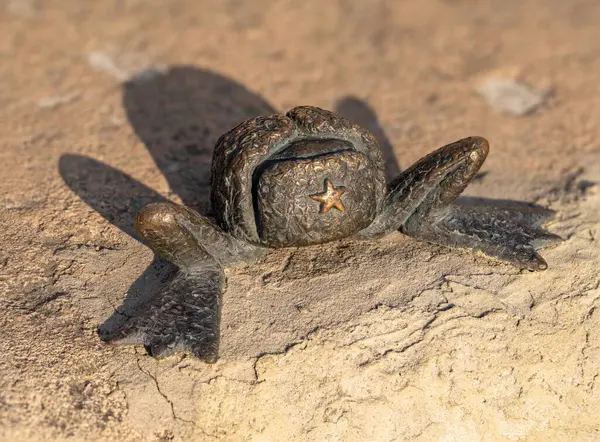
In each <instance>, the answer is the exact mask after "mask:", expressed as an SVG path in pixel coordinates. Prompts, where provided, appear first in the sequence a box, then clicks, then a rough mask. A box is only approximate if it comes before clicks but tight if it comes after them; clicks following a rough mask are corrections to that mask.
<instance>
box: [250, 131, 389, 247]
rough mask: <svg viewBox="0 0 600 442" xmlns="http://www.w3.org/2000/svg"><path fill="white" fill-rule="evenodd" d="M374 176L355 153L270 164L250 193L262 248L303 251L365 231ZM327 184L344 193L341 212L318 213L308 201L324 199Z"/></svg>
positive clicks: (371, 213)
mask: <svg viewBox="0 0 600 442" xmlns="http://www.w3.org/2000/svg"><path fill="white" fill-rule="evenodd" d="M328 144H331V143H328ZM337 144H339V143H337ZM373 172H374V168H373V164H372V162H371V160H370V159H369V158H368V157H367V156H366V155H364V154H362V153H360V152H357V151H354V150H337V151H334V152H331V153H324V154H321V155H317V156H312V157H310V158H298V157H294V158H290V159H284V160H281V161H274V162H272V163H269V164H268V165H266V167H265V168H264V170H262V172H261V173H260V175H259V176H258V177H257V183H256V189H255V192H256V222H257V225H258V232H259V235H260V238H261V242H262V243H263V244H266V245H269V246H270V247H289V246H302V245H308V244H317V243H322V242H326V241H331V240H334V239H339V238H344V237H347V236H350V235H352V234H355V233H357V232H359V231H360V230H362V229H364V228H365V227H367V226H368V225H369V224H370V223H371V221H372V220H373V218H375V216H376V215H377V211H376V209H377V207H376V200H377V198H376V197H377V187H376V186H377V180H376V177H375V176H374V173H373ZM326 180H328V181H329V182H331V183H335V186H336V187H338V188H341V187H343V188H344V203H343V204H344V207H345V209H346V210H344V211H341V210H326V211H321V210H320V206H321V205H320V204H318V203H317V202H316V201H315V200H314V199H312V198H311V195H315V194H319V193H323V183H324V182H325V181H326Z"/></svg>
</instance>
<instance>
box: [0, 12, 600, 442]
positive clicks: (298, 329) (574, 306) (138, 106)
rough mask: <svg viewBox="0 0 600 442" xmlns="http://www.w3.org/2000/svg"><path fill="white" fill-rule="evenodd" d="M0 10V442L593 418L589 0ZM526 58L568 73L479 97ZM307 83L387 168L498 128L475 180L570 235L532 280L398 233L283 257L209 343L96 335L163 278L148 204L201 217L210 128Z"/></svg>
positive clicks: (477, 193) (244, 276)
mask: <svg viewBox="0 0 600 442" xmlns="http://www.w3.org/2000/svg"><path fill="white" fill-rule="evenodd" d="M0 8H1V9H0V58H1V62H0V79H1V81H0V104H1V106H0V128H1V129H2V130H1V131H0V176H1V177H2V181H1V184H0V312H1V313H0V330H1V331H2V336H1V339H0V354H2V357H1V358H0V373H1V375H0V439H2V440H11V441H12V440H19V441H41V440H58V441H60V440H90V441H92V440H103V441H104V440H107V441H139V440H143V441H161V440H163V441H164V440H174V441H184V440H185V441H188V440H201V441H205V440H208V441H210V440H230V441H234V440H261V441H262V440H265V441H270V440H273V441H275V440H281V439H282V438H285V439H287V440H290V441H306V440H311V441H312V440H315V441H320V440H343V441H363V440H378V441H388V440H390V441H391V440H407V441H431V440H460V441H463V440H473V441H478V440H481V441H496V440H531V441H546V440H574V441H575V440H577V441H579V440H582V441H585V440H597V439H598V438H599V437H600V427H599V424H598V418H597V416H598V415H599V413H600V391H599V388H600V387H599V381H598V379H599V378H598V376H599V374H600V316H599V314H598V311H599V310H598V305H599V302H600V280H599V279H598V278H599V277H598V268H599V265H600V248H599V247H598V244H597V242H598V236H599V233H598V232H599V231H600V220H599V218H598V213H600V193H599V190H598V187H597V186H595V185H593V183H594V182H597V181H599V180H600V148H599V146H600V128H599V126H598V124H597V122H598V121H600V90H599V89H600V84H599V83H598V81H597V78H596V76H595V75H594V73H595V72H598V71H599V70H600V58H599V57H598V56H597V54H598V52H599V51H600V38H598V37H599V32H600V31H599V30H598V26H597V23H598V22H599V21H600V4H598V2H596V1H594V0H574V1H570V2H563V1H558V0H521V1H508V2H507V1H505V0H491V1H486V2H468V1H460V0H459V1H445V0H425V1H421V2H399V1H387V2H385V1H377V0H374V1H369V2H359V1H349V0H335V1H331V2H321V1H317V0H307V1H303V2H294V1H281V2H270V1H267V0H257V1H253V2H241V1H235V0H227V1H222V2H208V1H206V2H204V1H203V2H198V1H192V0H174V1H170V2H161V1H158V0H156V1H155V0H144V1H135V0H131V1H127V2H122V1H118V0H107V1H103V2H81V1H76V0H54V1H50V0H47V1H44V0H39V1H35V2H34V1H24V0H21V1H18V0H12V1H10V2H6V4H2V5H1V6H0ZM513 67H517V68H518V70H519V72H520V78H522V81H523V84H530V85H534V86H535V88H536V89H538V90H548V89H549V88H551V89H552V90H553V91H554V93H553V94H552V96H551V97H549V98H548V100H547V102H546V103H545V104H544V106H541V107H540V108H539V109H538V111H537V112H535V113H532V114H530V115H527V117H526V118H513V117H510V116H507V115H505V114H502V113H500V112H497V111H495V110H494V109H492V108H490V107H489V106H488V104H486V103H485V101H484V100H482V99H481V97H480V96H478V95H477V94H475V93H473V84H474V83H475V81H476V79H477V78H479V77H481V75H483V74H485V73H487V72H491V71H497V70H502V69H513ZM299 104H312V105H316V106H320V107H323V108H327V109H332V110H338V111H340V112H341V113H343V114H345V115H348V116H349V117H351V118H354V119H355V120H360V121H357V122H359V123H361V124H364V125H365V126H366V127H368V128H369V129H372V130H373V132H374V133H375V134H376V135H377V136H378V137H379V139H380V144H381V145H382V146H383V148H384V156H385V158H386V159H387V160H388V171H389V172H394V171H397V170H398V168H400V169H402V168H405V167H407V166H408V165H409V164H410V163H411V162H413V161H415V160H416V159H418V158H420V157H421V156H423V155H425V154H426V153H428V152H430V151H431V150H433V149H434V148H436V147H439V146H441V145H443V144H446V143H448V142H451V141H454V140H457V139H460V138H463V137H465V136H469V135H481V136H484V137H486V138H487V139H489V140H490V143H491V151H490V155H489V157H488V159H487V161H486V163H485V164H484V166H483V169H482V173H481V174H480V177H479V179H477V180H476V181H475V182H474V183H473V184H471V185H470V186H469V188H468V189H467V194H468V195H469V196H474V197H487V198H503V199H522V200H527V201H533V202H537V203H540V204H546V205H549V206H550V207H551V208H553V209H555V210H557V211H558V218H557V220H556V221H555V222H554V223H553V224H552V226H551V230H552V231H553V232H555V233H558V234H560V235H562V236H563V237H565V238H566V241H565V242H564V243H562V244H560V245H558V246H556V247H554V248H552V249H549V250H547V251H545V252H544V257H545V258H546V259H547V261H548V264H549V269H548V270H547V271H546V272H543V273H528V272H519V271H517V270H515V269H513V268H512V267H509V266H506V265H504V264H499V263H495V262H490V261H488V260H486V259H485V258H482V257H477V256H472V255H470V254H466V253H457V252H450V251H448V250H445V249H443V248H440V247H435V246H431V245H427V244H421V243H418V242H417V241H413V240H411V239H408V238H405V237H403V236H402V235H400V234H396V235H392V236H390V237H388V238H385V239H382V240H380V241H378V242H369V243H353V242H349V241H344V242H339V243H333V244H328V245H322V246H316V247H310V248H304V249H288V250H280V251H278V252H275V253H272V254H270V255H269V256H268V257H267V260H266V262H264V263H263V264H260V265H256V266H250V267H245V268H240V269H236V270H234V271H231V272H229V273H228V290H227V294H226V297H225V299H224V303H225V304H224V311H223V315H224V316H223V324H222V327H223V328H222V330H223V331H222V333H223V342H222V360H220V361H219V362H218V363H217V364H215V365H212V366H208V365H205V364H203V363H201V362H199V361H196V360H194V359H192V358H190V357H184V356H182V355H180V356H175V357H171V358H167V359H165V360H163V361H160V362H158V361H156V360H154V359H152V358H150V357H148V356H146V355H145V352H144V351H143V349H141V348H113V347H107V346H104V345H102V344H101V342H100V341H99V339H98V337H97V336H96V331H95V328H96V326H97V325H98V324H99V323H101V322H102V321H103V320H105V319H106V318H107V317H108V316H110V315H111V313H113V311H114V309H115V308H117V307H118V306H119V305H120V304H121V303H122V302H123V299H124V298H127V300H128V302H135V301H136V300H140V299H143V296H144V294H147V293H149V290H151V289H152V287H154V286H155V285H156V284H160V283H161V281H160V278H161V277H162V276H164V275H165V271H166V270H165V268H164V266H163V265H162V264H161V263H160V262H157V261H153V257H152V254H151V253H150V251H149V250H148V249H147V248H146V247H144V246H143V245H142V244H141V243H139V242H138V241H137V239H136V237H135V234H134V233H133V230H132V223H133V216H134V214H135V212H136V211H137V209H139V208H140V207H141V206H143V205H144V204H146V203H148V202H150V201H164V200H173V201H177V202H183V203H185V204H187V205H190V206H192V207H194V208H197V209H199V210H200V211H201V212H202V213H204V214H208V213H209V211H210V208H209V205H208V201H209V195H210V177H209V173H210V161H211V156H212V148H213V145H214V143H215V141H216V140H217V138H218V137H219V135H221V134H222V133H223V132H225V131H227V130H229V129H230V128H231V127H233V126H234V125H236V124H237V123H239V122H240V121H242V120H244V119H245V118H249V117H252V116H255V115H259V114H269V113H273V112H275V111H285V110H287V109H289V108H292V107H294V106H295V105H299ZM394 159H395V160H396V161H397V162H398V163H397V164H396V163H395V162H394ZM374 423H376V424H374Z"/></svg>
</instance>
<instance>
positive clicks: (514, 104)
mask: <svg viewBox="0 0 600 442" xmlns="http://www.w3.org/2000/svg"><path fill="white" fill-rule="evenodd" d="M477 92H479V94H481V95H482V96H483V98H484V99H485V101H486V102H487V104H489V105H490V106H491V107H493V108H494V109H496V110H499V111H501V112H505V113H507V114H509V115H512V116H514V117H522V116H524V115H527V114H530V113H531V112H533V111H535V110H536V109H537V108H538V107H539V106H540V105H541V104H542V103H543V102H544V99H545V95H546V94H544V93H539V92H536V91H533V90H532V89H530V88H529V87H527V86H525V85H523V84H520V83H517V81H515V80H514V79H512V78H497V77H491V78H487V79H485V80H484V81H482V82H481V83H480V84H479V85H478V86H477Z"/></svg>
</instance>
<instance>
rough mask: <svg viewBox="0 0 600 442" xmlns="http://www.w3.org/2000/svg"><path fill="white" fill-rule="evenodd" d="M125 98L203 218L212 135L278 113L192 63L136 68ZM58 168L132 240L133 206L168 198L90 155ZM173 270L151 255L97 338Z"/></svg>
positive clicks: (157, 156) (145, 138)
mask: <svg viewBox="0 0 600 442" xmlns="http://www.w3.org/2000/svg"><path fill="white" fill-rule="evenodd" d="M122 102H123V107H124V109H125V112H126V114H127V118H128V120H129V123H130V124H131V126H132V128H133V130H134V131H135V133H136V135H137V136H138V137H139V138H140V140H141V141H142V142H143V143H144V144H145V146H146V148H147V149H148V152H149V153H150V155H151V156H152V158H153V160H154V162H155V164H156V165H157V167H158V168H159V170H160V171H161V173H162V174H163V175H164V176H165V178H166V180H167V182H168V185H169V188H170V193H172V194H174V195H177V196H178V197H179V198H180V199H181V200H182V202H183V203H184V204H185V205H187V206H190V207H193V208H194V209H196V210H198V211H199V212H201V213H203V214H205V215H211V213H210V168H211V161H212V150H213V146H214V144H215V142H216V140H217V138H218V137H219V136H220V135H221V134H222V133H224V132H226V131H227V130H229V129H231V128H232V127H233V126H235V125H237V124H238V123H240V122H242V121H244V120H246V119H248V118H252V117H256V116H258V115H265V114H271V113H274V112H275V109H274V108H273V107H272V106H271V105H270V104H269V103H268V102H267V101H266V100H264V99H263V98H262V97H260V96H259V95H258V94H256V93H253V92H251V91H249V90H248V89H247V88H245V87H244V86H243V85H241V84H239V83H237V82H235V81H233V80H231V79H228V78H226V77H224V76H222V75H219V74H217V73H214V72H211V71H209V70H205V69H200V68H197V67H193V66H174V67H172V68H170V69H168V70H167V71H164V72H160V71H153V70H150V71H144V72H142V73H140V74H139V75H137V76H135V77H133V78H132V79H130V80H129V81H127V82H126V83H124V85H123V96H122ZM58 166H59V172H60V174H61V176H62V178H63V180H64V181H65V183H66V184H67V185H68V186H69V187H70V188H71V190H72V191H73V192H75V193H76V194H77V195H78V196H79V197H80V198H81V199H82V200H83V201H85V202H86V203H87V204H88V205H89V206H90V207H92V208H93V209H94V210H96V211H97V212H98V213H99V214H101V215H102V216H103V217H104V218H105V219H106V220H107V221H109V222H111V223H112V224H113V225H115V226H117V227H118V228H119V229H121V230H122V231H123V232H125V233H127V234H128V235H130V236H131V237H133V238H135V239H137V240H140V238H139V237H138V236H137V234H136V233H135V230H134V227H133V221H134V218H135V214H136V213H137V211H138V210H139V209H141V208H142V207H143V206H145V205H146V204H148V203H151V202H162V201H167V199H166V198H165V197H163V196H162V195H160V194H158V193H157V192H155V191H154V190H152V189H150V188H148V187H147V186H145V185H144V184H142V183H140V182H139V181H137V180H135V179H134V178H132V177H131V176H128V175H127V174H125V173H123V172H121V171H119V170H117V169H115V168H113V167H111V166H109V165H107V164H104V163H102V162H100V161H97V160H94V159H92V158H89V157H85V156H81V155H75V154H65V155H63V156H61V158H60V160H59V165H58ZM175 272H176V268H175V266H173V265H171V264H169V263H167V262H166V261H164V260H162V259H160V257H158V256H155V257H154V259H153V261H152V263H151V264H150V265H149V266H148V268H147V269H146V270H145V271H144V272H143V274H142V275H140V277H139V278H138V279H137V280H136V281H135V282H134V283H133V284H132V285H131V287H130V288H129V289H128V290H127V295H126V297H125V299H124V300H123V303H122V305H121V306H120V307H118V308H117V309H115V312H114V313H113V314H112V315H111V316H110V317H109V318H108V319H107V320H106V321H105V322H104V323H103V324H101V325H100V326H99V327H98V333H99V334H100V336H101V338H102V339H104V340H110V339H111V337H113V336H116V335H118V333H119V330H120V329H121V328H122V326H123V325H124V324H125V323H126V322H127V321H128V320H130V319H131V318H132V317H135V316H136V315H137V314H139V312H140V311H141V310H142V309H143V308H144V305H145V304H147V302H146V301H147V300H148V299H150V298H151V297H152V296H153V295H154V294H156V293H157V292H158V291H160V290H161V288H162V287H164V285H165V284H167V283H168V282H169V281H170V280H171V278H172V276H173V275H174V273H175Z"/></svg>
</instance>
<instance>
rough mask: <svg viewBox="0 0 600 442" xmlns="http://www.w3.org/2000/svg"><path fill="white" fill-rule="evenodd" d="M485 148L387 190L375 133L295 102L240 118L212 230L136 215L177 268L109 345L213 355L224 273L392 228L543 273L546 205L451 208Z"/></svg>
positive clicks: (194, 220) (229, 143)
mask: <svg viewBox="0 0 600 442" xmlns="http://www.w3.org/2000/svg"><path fill="white" fill-rule="evenodd" d="M488 149H489V146H488V143H487V141H486V140H485V139H484V138H480V137H470V138H465V139H462V140H459V141H457V142H455V143H452V144H449V145H447V146H444V147H441V148H439V149H438V150H436V151H434V152H432V153H431V154H429V155H427V156H426V157H424V158H422V159H421V160H419V161H418V162H417V163H415V164H414V165H413V166H411V167H410V168H408V169H407V170H405V171H404V172H403V173H401V174H400V176H398V177H397V178H396V179H395V180H394V181H393V182H391V183H390V184H389V185H388V184H387V182H386V178H385V172H384V170H385V169H384V166H385V165H384V161H383V159H382V154H381V151H380V149H379V146H378V144H377V141H376V140H375V138H374V136H373V135H372V134H371V133H370V132H369V131H367V130H365V129H363V128H361V127H360V126H358V125H356V124H353V123H351V122H350V121H348V120H346V119H344V118H341V117H339V116H337V115H336V114H334V113H332V112H329V111H326V110H322V109H319V108H316V107H311V106H301V107H296V108H294V109H292V110H290V111H289V112H288V113H287V114H286V115H285V116H284V115H271V116H266V117H258V118H253V119H250V120H247V121H245V122H243V123H241V124H239V125H238V126H237V127H235V128H233V129H232V130H231V131H229V132H228V133H226V134H224V135H223V136H221V137H220V138H219V140H218V141H217V144H216V147H215V151H214V156H213V164H212V194H211V198H212V204H213V209H214V212H215V214H216V218H217V219H216V221H217V224H218V225H215V224H213V223H212V222H210V221H209V220H208V219H207V218H205V217H203V216H202V215H200V214H198V213H196V212H195V211H193V210H191V209H189V208H186V207H184V206H180V205H176V204H172V203H154V204H150V205H148V206H146V207H145V208H143V209H142V210H141V211H140V212H139V213H138V215H137V217H136V224H135V227H136V230H137V232H138V233H139V234H140V235H141V236H142V237H143V238H144V240H145V242H146V243H147V244H148V245H149V246H150V247H151V248H152V249H153V250H154V251H155V252H157V253H158V254H159V255H161V256H163V257H164V258H166V259H167V260H168V261H170V262H172V263H173V264H175V265H177V266H178V267H179V273H178V275H177V276H176V277H175V278H174V279H173V281H172V282H171V283H170V284H169V285H168V287H167V288H166V289H165V291H164V292H162V293H159V294H157V295H156V296H155V297H154V299H153V300H152V301H151V305H150V306H149V307H148V310H147V313H146V314H144V315H141V316H138V317H134V318H132V319H131V320H130V321H129V322H128V323H127V326H126V327H124V328H123V329H121V330H120V331H119V334H118V336H111V337H110V341H112V342H118V343H127V344H130V343H133V344H143V345H144V346H145V347H146V349H147V350H148V352H149V353H150V354H151V355H153V356H155V357H163V356H166V355H168V354H171V353H173V352H175V351H178V350H189V351H191V352H192V353H193V354H194V355H196V356H197V357H199V358H202V359H205V360H207V361H209V362H214V361H215V360H216V359H217V357H218V344H219V315H220V299H221V293H222V289H223V286H224V284H225V274H224V271H223V269H224V268H225V267H229V266H234V265H236V264H240V263H249V262H254V261H257V260H259V259H260V258H262V257H263V256H264V255H265V254H266V252H267V250H268V249H269V248H279V247H296V246H308V245H312V244H319V243H324V242H328V241H333V240H337V239H341V238H348V237H351V238H356V239H364V240H368V239H375V238H379V237H381V236H384V235H386V234H388V233H391V232H393V231H396V230H399V231H400V232H402V233H404V234H406V235H409V236H412V237H415V238H418V239H421V240H424V241H427V242H431V243H436V244H440V245H444V246H448V247H453V248H463V249H472V250H475V251H479V252H483V253H484V254H486V255H488V256H491V257H493V258H496V259H499V260H503V261H507V262H510V263H512V264H513V265H515V266H518V267H520V268H522V269H528V270H532V271H533V270H544V269H546V268H547V264H546V262H545V261H544V260H543V258H542V257H541V256H540V255H539V254H538V253H537V252H536V250H537V249H540V248H543V247H545V246H546V245H548V244H550V243H553V242H555V241H557V240H560V238H559V237H557V236H556V235H553V234H551V233H549V232H548V231H546V230H544V229H543V228H542V227H541V226H542V224H543V223H544V222H545V221H546V220H548V219H549V218H550V217H551V216H552V212H551V211H549V210H536V209H531V210H527V209H523V208H502V207H483V206H479V207H478V206H463V205H458V204H453V202H454V201H455V199H456V198H457V197H458V196H459V195H460V194H461V193H462V191H463V190H464V189H465V187H466V186H467V185H468V184H469V182H470V181H471V180H472V179H473V178H474V177H475V175H476V173H477V172H478V170H479V168H480V167H481V165H482V164H483V162H484V160H485V158H486V156H487V154H488ZM100 334H101V336H102V331H100ZM105 338H107V339H108V337H105Z"/></svg>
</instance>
